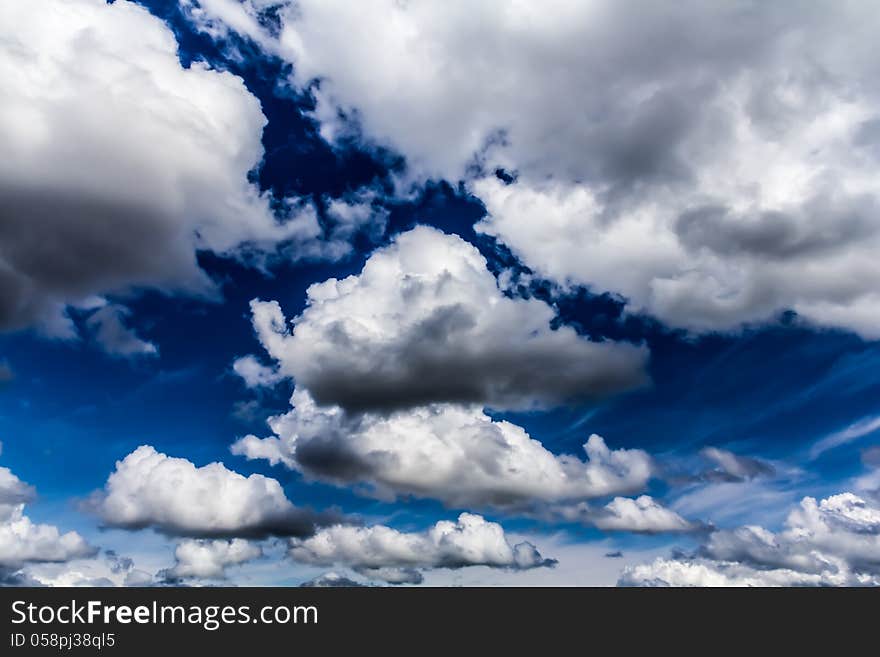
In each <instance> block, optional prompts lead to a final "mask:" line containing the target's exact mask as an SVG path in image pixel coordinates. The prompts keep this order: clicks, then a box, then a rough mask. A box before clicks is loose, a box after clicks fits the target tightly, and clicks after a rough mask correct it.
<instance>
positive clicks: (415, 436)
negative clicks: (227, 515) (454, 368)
mask: <svg viewBox="0 0 880 657" xmlns="http://www.w3.org/2000/svg"><path fill="white" fill-rule="evenodd" d="M291 403H292V405H293V408H292V410H291V411H290V412H288V413H287V414H285V415H281V416H277V417H273V418H271V419H270V420H269V425H270V427H271V428H272V430H273V432H274V433H275V435H274V436H271V437H268V438H264V439H260V438H257V437H256V436H252V435H249V436H246V437H244V438H242V439H241V440H239V441H238V442H236V443H235V444H234V445H233V447H232V451H233V453H235V454H241V455H244V456H246V457H248V458H251V459H254V458H262V459H268V460H269V461H270V462H271V463H273V464H274V463H283V464H284V465H286V466H287V467H289V468H294V469H297V470H300V471H301V472H303V473H305V474H306V475H308V476H310V477H314V478H317V479H322V480H325V481H330V482H334V483H338V484H366V485H367V486H369V487H370V488H371V489H372V492H373V493H374V494H377V495H379V496H382V497H393V496H395V495H414V496H417V497H426V498H433V499H438V500H441V501H442V502H444V503H445V504H447V505H449V506H455V507H466V506H482V505H491V506H497V507H526V506H529V505H532V504H539V503H550V502H566V501H571V500H583V499H587V498H595V497H603V496H607V495H615V494H622V493H631V492H636V491H638V490H641V489H642V488H643V487H644V486H645V484H646V482H647V481H648V480H649V479H650V477H651V476H652V474H653V471H654V468H653V462H652V459H651V457H650V456H649V455H648V454H647V453H645V452H643V451H642V450H637V449H633V450H626V449H617V450H612V449H609V448H608V446H607V445H606V444H605V441H604V440H603V439H602V438H601V437H599V436H596V435H593V436H590V438H589V440H587V442H586V443H585V444H584V451H585V452H586V456H587V459H586V460H581V459H580V458H578V457H577V456H573V455H560V456H557V455H555V454H553V453H551V452H549V451H548V450H547V449H546V448H545V447H544V446H543V445H542V444H541V443H540V442H538V441H537V440H534V439H533V438H531V437H530V436H529V435H528V434H527V433H526V432H525V430H523V429H522V428H521V427H519V426H517V425H515V424H512V423H510V422H505V421H495V420H493V419H492V418H491V417H489V416H488V415H486V414H485V413H484V412H483V411H482V410H480V409H479V408H476V407H471V406H457V405H449V404H437V405H431V406H425V407H420V408H416V409H411V410H407V411H397V412H394V413H391V414H388V415H381V414H358V415H350V414H347V413H345V412H344V411H343V410H342V409H340V408H338V407H321V406H318V405H317V404H315V402H314V400H313V399H312V398H311V397H310V396H309V394H308V393H307V392H306V391H303V390H296V391H295V392H294V393H293V397H292V398H291Z"/></svg>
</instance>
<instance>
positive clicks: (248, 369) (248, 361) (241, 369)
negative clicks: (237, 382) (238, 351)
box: [232, 354, 284, 388]
mask: <svg viewBox="0 0 880 657" xmlns="http://www.w3.org/2000/svg"><path fill="white" fill-rule="evenodd" d="M232 371H233V372H235V373H236V374H237V375H238V376H240V377H241V379H242V380H243V381H244V384H245V385H246V386H247V387H248V388H268V387H272V386H274V385H275V384H276V383H278V382H279V381H281V380H283V379H284V376H283V375H282V374H280V373H279V372H278V370H277V369H275V368H272V367H268V366H267V365H263V364H262V363H261V362H260V361H258V360H257V359H256V357H255V356H251V355H250V354H248V355H247V356H242V357H241V358H237V359H235V362H233V363H232Z"/></svg>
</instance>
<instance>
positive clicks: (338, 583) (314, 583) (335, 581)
mask: <svg viewBox="0 0 880 657" xmlns="http://www.w3.org/2000/svg"><path fill="white" fill-rule="evenodd" d="M300 586H301V587H306V588H309V587H313V588H337V587H338V588H351V587H360V586H366V585H365V584H361V583H360V582H356V581H355V580H353V579H351V578H350V577H346V576H345V575H341V574H339V573H334V572H332V571H331V572H329V573H323V574H321V575H318V576H317V577H313V578H312V579H310V580H307V581H305V582H303V583H302V584H300Z"/></svg>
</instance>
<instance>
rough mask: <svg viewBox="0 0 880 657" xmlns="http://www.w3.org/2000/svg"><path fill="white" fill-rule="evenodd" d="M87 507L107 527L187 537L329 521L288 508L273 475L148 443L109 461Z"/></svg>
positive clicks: (294, 529) (277, 531) (301, 528)
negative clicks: (198, 462)
mask: <svg viewBox="0 0 880 657" xmlns="http://www.w3.org/2000/svg"><path fill="white" fill-rule="evenodd" d="M90 505H91V507H92V509H93V510H94V511H95V512H96V513H97V514H98V515H99V516H100V518H101V519H102V520H103V522H104V523H105V524H106V525H108V526H111V527H122V528H126V529H141V528H145V527H153V528H155V529H157V530H159V531H161V532H164V533H167V534H172V535H179V536H193V537H261V536H267V535H283V536H305V535H309V534H311V533H312V532H313V531H314V528H315V524H316V523H317V522H321V521H331V520H333V518H332V517H330V516H327V517H325V516H322V515H320V514H315V513H313V512H311V511H308V510H306V509H301V508H297V507H295V506H294V505H293V503H291V501H290V500H289V499H287V497H286V496H285V494H284V491H283V489H282V488H281V484H279V483H278V481H276V480H275V479H270V478H268V477H264V476H262V475H259V474H252V475H250V476H248V477H245V476H243V475H240V474H238V473H237V472H233V471H231V470H228V469H227V468H226V467H225V466H224V465H223V464H222V463H210V464H208V465H205V466H202V467H196V466H195V465H194V464H193V463H191V462H190V461H187V460H186V459H182V458H173V457H170V456H167V455H165V454H162V453H160V452H157V451H156V450H155V449H154V448H153V447H151V446H149V445H142V446H140V447H138V448H137V449H136V450H135V451H133V452H132V453H131V454H129V455H128V456H126V457H125V458H124V459H123V460H121V461H117V462H116V469H115V470H114V472H113V473H111V474H110V476H109V477H108V479H107V483H106V484H105V486H104V489H103V491H100V492H98V493H96V494H95V495H94V496H93V499H92V500H91V501H90Z"/></svg>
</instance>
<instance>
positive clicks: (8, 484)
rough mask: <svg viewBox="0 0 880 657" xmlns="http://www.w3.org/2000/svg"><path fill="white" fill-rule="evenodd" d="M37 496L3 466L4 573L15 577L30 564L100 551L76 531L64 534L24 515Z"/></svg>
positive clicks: (0, 538)
mask: <svg viewBox="0 0 880 657" xmlns="http://www.w3.org/2000/svg"><path fill="white" fill-rule="evenodd" d="M35 496H36V491H35V490H34V488H33V487H32V486H30V485H28V484H26V483H24V482H23V481H21V479H19V478H18V477H17V476H15V475H14V474H13V473H12V472H11V471H10V470H9V469H8V468H3V467H0V571H2V573H0V574H3V573H5V575H6V576H10V577H11V576H12V575H13V574H14V573H15V571H17V569H19V568H21V567H22V566H24V565H25V564H28V563H40V562H63V561H70V560H72V559H77V558H81V557H89V556H92V555H94V554H95V552H96V549H95V548H94V547H92V546H91V545H89V544H88V543H87V542H86V540H85V539H84V538H83V537H82V536H80V535H79V534H77V533H76V532H67V533H65V534H62V533H61V532H60V531H59V530H58V528H57V527H55V526H53V525H45V524H38V523H34V522H32V521H31V519H30V518H28V517H27V516H26V515H24V507H25V504H27V503H28V502H31V501H33V499H34V497H35ZM19 579H20V578H19Z"/></svg>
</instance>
